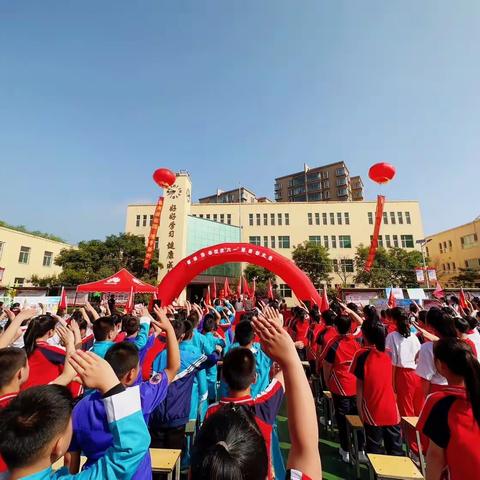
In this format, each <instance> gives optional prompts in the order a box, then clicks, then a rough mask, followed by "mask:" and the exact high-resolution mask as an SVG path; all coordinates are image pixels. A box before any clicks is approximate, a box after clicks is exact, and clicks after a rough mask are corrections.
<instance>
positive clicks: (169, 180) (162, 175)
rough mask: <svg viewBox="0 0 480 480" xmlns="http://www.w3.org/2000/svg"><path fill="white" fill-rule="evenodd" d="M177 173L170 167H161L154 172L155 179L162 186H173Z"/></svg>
mask: <svg viewBox="0 0 480 480" xmlns="http://www.w3.org/2000/svg"><path fill="white" fill-rule="evenodd" d="M176 178H177V177H176V175H175V174H174V173H173V172H172V171H171V170H169V169H168V168H159V169H158V170H155V171H154V172H153V179H154V180H155V183H157V184H158V185H159V186H160V187H162V188H165V187H171V186H172V185H173V184H174V183H175V179H176Z"/></svg>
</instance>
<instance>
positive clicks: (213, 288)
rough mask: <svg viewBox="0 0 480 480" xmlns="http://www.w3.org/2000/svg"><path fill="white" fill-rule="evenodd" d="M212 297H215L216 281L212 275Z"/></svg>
mask: <svg viewBox="0 0 480 480" xmlns="http://www.w3.org/2000/svg"><path fill="white" fill-rule="evenodd" d="M212 298H213V299H215V298H217V281H216V280H215V277H213V287H212Z"/></svg>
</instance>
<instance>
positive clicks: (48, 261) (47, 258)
mask: <svg viewBox="0 0 480 480" xmlns="http://www.w3.org/2000/svg"><path fill="white" fill-rule="evenodd" d="M52 260H53V252H47V251H45V252H44V253H43V266H44V267H51V266H52Z"/></svg>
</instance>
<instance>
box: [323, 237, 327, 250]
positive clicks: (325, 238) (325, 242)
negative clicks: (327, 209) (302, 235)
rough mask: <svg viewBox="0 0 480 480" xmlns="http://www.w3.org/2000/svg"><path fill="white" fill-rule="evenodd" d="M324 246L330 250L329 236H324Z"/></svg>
mask: <svg viewBox="0 0 480 480" xmlns="http://www.w3.org/2000/svg"><path fill="white" fill-rule="evenodd" d="M323 246H324V247H326V248H328V235H324V236H323Z"/></svg>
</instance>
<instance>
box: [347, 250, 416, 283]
mask: <svg viewBox="0 0 480 480" xmlns="http://www.w3.org/2000/svg"><path fill="white" fill-rule="evenodd" d="M368 250H369V248H368V247H363V246H359V247H358V248H357V253H356V255H355V266H356V270H357V275H356V276H355V283H363V284H365V285H367V286H369V287H372V288H379V287H389V286H391V285H393V286H395V287H402V288H407V287H408V288H414V287H418V283H417V279H416V275H415V267H418V266H420V265H422V254H421V252H419V251H418V250H410V251H409V250H405V249H403V248H398V247H395V248H391V249H389V250H386V249H385V248H383V247H379V248H378V250H377V254H376V255H375V260H374V262H373V266H372V269H371V270H370V272H365V270H364V269H365V263H366V260H367V257H368Z"/></svg>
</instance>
